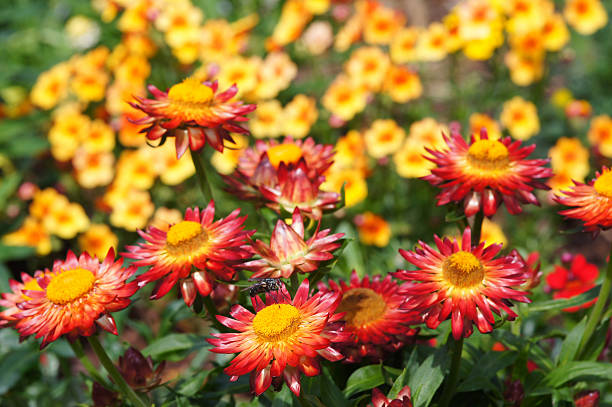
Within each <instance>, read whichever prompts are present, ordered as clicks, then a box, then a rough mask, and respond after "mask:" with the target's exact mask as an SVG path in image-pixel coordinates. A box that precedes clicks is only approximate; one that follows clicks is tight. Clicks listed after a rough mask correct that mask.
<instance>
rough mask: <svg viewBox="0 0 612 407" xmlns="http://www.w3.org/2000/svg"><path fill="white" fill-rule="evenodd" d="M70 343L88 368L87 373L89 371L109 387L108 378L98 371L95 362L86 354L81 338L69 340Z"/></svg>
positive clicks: (86, 368) (94, 377)
mask: <svg viewBox="0 0 612 407" xmlns="http://www.w3.org/2000/svg"><path fill="white" fill-rule="evenodd" d="M68 343H69V344H70V347H71V348H72V351H73V352H74V354H75V355H76V357H77V358H78V359H79V360H80V361H81V364H82V365H83V367H84V368H85V370H87V373H89V375H90V376H91V377H92V378H93V379H94V380H95V381H96V382H98V383H100V384H101V385H103V386H104V387H106V388H109V384H108V382H107V381H106V379H104V377H102V375H101V374H100V373H98V370H97V369H96V367H95V366H94V365H93V363H91V360H89V358H88V357H87V355H85V351H83V345H82V344H81V338H80V337H79V338H76V339H75V340H74V341H71V340H69V341H68Z"/></svg>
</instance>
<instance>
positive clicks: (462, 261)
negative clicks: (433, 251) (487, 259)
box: [442, 251, 485, 288]
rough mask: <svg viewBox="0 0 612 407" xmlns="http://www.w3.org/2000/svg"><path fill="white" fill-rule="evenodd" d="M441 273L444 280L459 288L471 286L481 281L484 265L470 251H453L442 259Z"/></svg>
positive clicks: (483, 274)
mask: <svg viewBox="0 0 612 407" xmlns="http://www.w3.org/2000/svg"><path fill="white" fill-rule="evenodd" d="M442 273H443V276H444V278H445V279H446V281H448V282H449V283H451V285H453V286H455V287H459V288H469V287H473V286H475V285H477V284H480V283H481V282H482V279H483V278H484V276H485V272H484V267H483V266H482V263H481V262H480V260H478V258H476V256H474V255H473V254H472V253H470V252H464V251H460V252H457V253H453V254H451V255H450V256H448V257H447V258H446V260H444V263H443V264H442Z"/></svg>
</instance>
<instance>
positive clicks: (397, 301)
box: [319, 270, 423, 363]
mask: <svg viewBox="0 0 612 407" xmlns="http://www.w3.org/2000/svg"><path fill="white" fill-rule="evenodd" d="M400 288H401V287H400V285H398V284H397V283H396V282H395V281H393V280H392V279H391V276H390V275H387V276H386V277H385V278H384V279H383V278H382V277H381V276H374V277H372V279H371V280H370V277H369V276H367V275H366V276H365V277H364V278H363V279H361V280H360V279H359V277H358V276H357V272H355V271H354V270H353V273H352V274H351V281H350V285H347V284H346V283H345V282H344V281H340V285H338V284H337V283H336V282H334V281H332V280H330V281H329V288H328V287H327V286H325V284H323V283H319V291H321V292H328V291H331V292H334V293H339V294H341V295H342V302H341V303H340V305H339V306H338V312H344V313H345V314H344V317H343V320H344V321H345V322H346V330H347V331H348V332H350V333H351V334H352V335H351V337H350V338H349V339H348V340H347V341H345V342H339V343H337V344H335V345H334V347H335V348H336V349H338V351H339V352H340V353H342V354H343V355H345V356H346V359H345V361H347V362H350V363H356V362H359V361H361V360H362V359H363V358H368V359H374V360H382V359H383V358H384V357H385V356H387V355H389V354H391V353H393V352H396V351H397V350H398V349H400V348H402V347H403V346H405V345H406V344H407V343H409V342H410V341H411V340H413V338H414V335H415V334H416V332H417V331H416V330H415V329H412V328H410V325H418V324H420V323H422V322H423V320H422V318H421V316H420V315H418V314H417V313H415V312H413V311H410V310H407V309H402V308H401V305H402V304H403V302H404V301H405V296H404V295H403V294H402V292H401V291H400Z"/></svg>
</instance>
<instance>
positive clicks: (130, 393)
mask: <svg viewBox="0 0 612 407" xmlns="http://www.w3.org/2000/svg"><path fill="white" fill-rule="evenodd" d="M87 340H88V341H89V344H90V345H91V347H92V349H93V351H94V352H95V353H96V356H97V357H98V360H99V361H100V363H101V364H102V366H104V369H106V371H107V372H108V374H109V375H110V377H111V378H112V379H113V382H114V383H115V384H116V385H117V386H118V387H119V390H120V391H121V394H123V396H124V398H125V399H129V400H130V401H131V402H132V404H133V405H134V407H149V406H150V405H149V404H148V403H145V402H144V400H142V399H141V398H140V397H138V394H136V392H135V391H134V390H133V389H132V388H131V387H130V386H129V385H128V384H127V382H126V381H125V379H124V378H123V376H121V373H119V370H117V368H116V367H115V365H114V364H113V362H112V361H111V360H110V358H109V357H108V355H107V354H106V351H105V350H104V348H103V347H102V344H100V341H99V340H98V338H97V337H96V336H95V335H92V336H88V337H87Z"/></svg>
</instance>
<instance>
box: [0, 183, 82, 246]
mask: <svg viewBox="0 0 612 407" xmlns="http://www.w3.org/2000/svg"><path fill="white" fill-rule="evenodd" d="M88 228H89V218H88V217H87V214H86V213H85V210H84V209H83V207H82V206H81V205H79V204H78V203H74V202H70V201H69V200H68V198H66V196H65V195H62V194H60V193H59V192H58V191H57V190H55V189H54V188H46V189H43V190H37V191H36V192H35V193H34V197H33V200H32V203H31V204H30V208H29V214H28V216H27V217H26V219H25V221H24V222H23V224H22V225H21V227H20V228H19V229H17V230H15V231H14V232H11V233H8V234H6V235H4V236H3V237H2V242H3V243H4V244H7V245H10V246H31V247H36V251H37V253H38V254H40V255H45V254H48V253H49V252H50V251H51V235H56V236H59V237H60V238H62V239H72V238H73V237H75V236H76V235H77V234H78V233H80V232H84V231H85V230H87V229H88Z"/></svg>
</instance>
